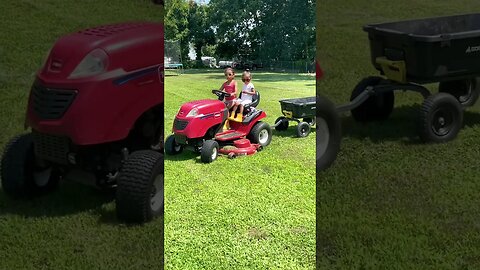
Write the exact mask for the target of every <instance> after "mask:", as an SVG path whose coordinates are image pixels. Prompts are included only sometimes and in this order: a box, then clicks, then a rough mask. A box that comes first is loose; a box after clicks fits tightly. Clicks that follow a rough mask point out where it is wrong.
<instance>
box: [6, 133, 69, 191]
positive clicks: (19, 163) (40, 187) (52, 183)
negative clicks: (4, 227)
mask: <svg viewBox="0 0 480 270" xmlns="http://www.w3.org/2000/svg"><path fill="white" fill-rule="evenodd" d="M39 163H40V162H39V160H38V159H36V158H35V153H34V144H33V136H32V134H31V133H30V134H23V135H19V136H17V137H15V138H13V139H12V140H11V141H10V142H9V143H8V145H7V146H6V147H5V151H4V153H3V156H2V161H1V177H2V188H3V191H4V192H5V193H6V194H7V195H9V196H11V197H13V198H23V197H32V196H38V195H43V194H46V193H49V192H51V191H53V190H54V189H55V188H56V187H57V186H58V182H59V180H60V174H59V173H58V172H57V171H56V170H55V169H53V168H52V167H51V166H46V165H45V164H44V165H40V164H39Z"/></svg>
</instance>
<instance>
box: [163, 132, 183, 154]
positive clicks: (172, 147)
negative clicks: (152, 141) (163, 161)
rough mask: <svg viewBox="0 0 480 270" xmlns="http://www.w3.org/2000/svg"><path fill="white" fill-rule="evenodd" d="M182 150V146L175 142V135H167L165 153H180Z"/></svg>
mask: <svg viewBox="0 0 480 270" xmlns="http://www.w3.org/2000/svg"><path fill="white" fill-rule="evenodd" d="M177 147H178V149H177ZM182 151H183V146H182V145H180V144H177V142H176V141H175V136H174V135H170V136H168V137H167V140H166V141H165V153H166V154H167V155H170V156H173V155H176V154H180V153H181V152H182Z"/></svg>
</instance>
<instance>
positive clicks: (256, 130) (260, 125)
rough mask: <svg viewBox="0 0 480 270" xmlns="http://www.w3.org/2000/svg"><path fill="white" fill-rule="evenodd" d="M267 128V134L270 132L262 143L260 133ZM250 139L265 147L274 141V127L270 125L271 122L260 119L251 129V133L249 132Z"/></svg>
mask: <svg viewBox="0 0 480 270" xmlns="http://www.w3.org/2000/svg"><path fill="white" fill-rule="evenodd" d="M264 129H265V130H267V134H268V138H267V140H266V141H265V142H263V143H261V142H260V134H261V132H262V130H264ZM247 137H248V139H249V140H250V141H251V142H253V143H256V144H260V145H261V146H262V147H265V146H268V145H269V144H270V142H271V141H272V128H271V127H270V125H269V124H267V123H265V122H262V121H258V122H257V123H256V124H255V125H254V126H253V128H252V130H251V131H250V133H249V134H248V136H247Z"/></svg>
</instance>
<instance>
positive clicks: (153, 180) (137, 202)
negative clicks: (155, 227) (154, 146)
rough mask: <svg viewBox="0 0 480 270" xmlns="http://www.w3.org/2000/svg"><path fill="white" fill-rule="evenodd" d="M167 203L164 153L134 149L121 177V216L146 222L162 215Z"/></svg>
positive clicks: (118, 200)
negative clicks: (164, 182) (165, 196)
mask: <svg viewBox="0 0 480 270" xmlns="http://www.w3.org/2000/svg"><path fill="white" fill-rule="evenodd" d="M163 206H164V188H163V155H162V154H160V153H158V152H156V151H153V150H142V151H136V152H133V153H132V154H131V155H130V156H129V157H128V158H127V160H126V161H125V163H124V164H123V166H122V169H121V170H120V174H119V176H118V179H117V191H116V212H117V217H118V219H120V220H122V221H125V222H129V223H130V222H132V223H144V222H147V221H150V220H152V219H153V218H155V217H157V216H159V215H161V214H162V212H163Z"/></svg>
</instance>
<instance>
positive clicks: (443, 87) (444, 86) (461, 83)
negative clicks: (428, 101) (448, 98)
mask: <svg viewBox="0 0 480 270" xmlns="http://www.w3.org/2000/svg"><path fill="white" fill-rule="evenodd" d="M438 91H439V92H440V93H448V94H450V95H452V96H454V97H455V98H456V99H457V100H458V101H459V102H460V105H462V107H464V108H467V107H471V106H473V105H474V104H475V102H476V101H477V100H478V97H479V95H480V82H479V81H478V78H473V79H467V80H455V81H448V82H440V84H439V85H438Z"/></svg>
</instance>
